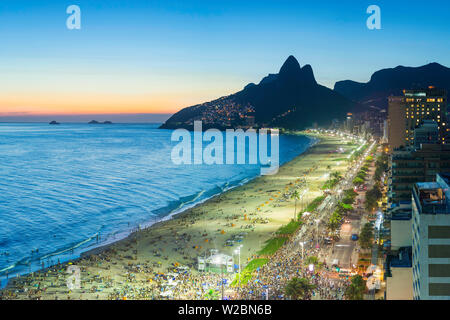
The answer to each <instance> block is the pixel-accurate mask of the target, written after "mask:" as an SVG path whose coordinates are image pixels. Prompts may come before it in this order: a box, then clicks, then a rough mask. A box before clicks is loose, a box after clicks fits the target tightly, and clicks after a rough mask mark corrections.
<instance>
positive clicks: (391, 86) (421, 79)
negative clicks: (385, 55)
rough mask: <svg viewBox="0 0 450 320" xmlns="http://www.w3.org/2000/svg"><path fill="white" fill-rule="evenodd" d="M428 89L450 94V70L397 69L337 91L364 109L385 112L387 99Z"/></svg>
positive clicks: (340, 84)
mask: <svg viewBox="0 0 450 320" xmlns="http://www.w3.org/2000/svg"><path fill="white" fill-rule="evenodd" d="M429 86H435V87H437V88H443V89H447V90H448V91H450V69H449V68H447V67H445V66H442V65H440V64H438V63H430V64H427V65H425V66H421V67H417V68H413V67H403V66H398V67H396V68H393V69H383V70H380V71H377V72H375V73H374V74H373V75H372V77H371V79H370V81H369V82H367V83H360V82H355V81H350V80H346V81H340V82H336V84H335V86H334V90H335V91H337V92H339V93H340V94H342V95H343V96H344V97H346V98H348V99H350V100H352V101H355V102H358V103H361V104H362V105H363V106H365V107H376V108H380V109H386V108H387V105H388V99H387V98H388V97H389V96H391V95H395V96H399V95H402V91H403V90H404V89H423V88H428V87H429Z"/></svg>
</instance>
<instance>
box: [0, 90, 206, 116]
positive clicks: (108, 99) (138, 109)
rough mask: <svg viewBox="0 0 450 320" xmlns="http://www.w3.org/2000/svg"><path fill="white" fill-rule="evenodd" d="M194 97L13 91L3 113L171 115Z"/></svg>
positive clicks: (0, 104) (3, 100) (2, 102)
mask: <svg viewBox="0 0 450 320" xmlns="http://www.w3.org/2000/svg"><path fill="white" fill-rule="evenodd" d="M197 99H198V98H195V97H188V98H187V99H186V98H185V97H177V96H175V95H172V96H162V95H161V96H155V95H121V94H79V95H78V94H39V93H38V94H32V95H23V94H20V95H19V94H13V95H11V94H10V95H8V96H0V115H3V116H5V115H49V114H59V115H80V114H134V113H153V114H170V113H175V112H177V111H179V110H181V109H182V108H184V107H187V106H190V105H194V104H196V103H197V102H198V100H197Z"/></svg>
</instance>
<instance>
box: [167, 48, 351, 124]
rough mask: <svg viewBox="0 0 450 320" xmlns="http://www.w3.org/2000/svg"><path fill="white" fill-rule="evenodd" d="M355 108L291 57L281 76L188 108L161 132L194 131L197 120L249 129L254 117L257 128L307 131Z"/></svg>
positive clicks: (309, 69) (175, 115) (310, 70)
mask: <svg viewBox="0 0 450 320" xmlns="http://www.w3.org/2000/svg"><path fill="white" fill-rule="evenodd" d="M355 108H357V104H355V103H353V102H351V101H350V100H348V99H347V98H345V97H343V96H342V95H341V94H339V93H337V92H335V91H333V90H331V89H329V88H326V87H324V86H321V85H319V84H318V83H317V82H316V79H315V77H314V72H313V69H312V67H311V66H310V65H305V66H303V67H301V66H300V63H299V62H298V61H297V59H296V58H295V57H294V56H289V57H288V59H287V60H286V61H285V62H284V64H283V65H282V67H281V68H280V71H279V73H277V74H269V75H268V76H267V77H265V78H263V79H262V80H261V81H260V82H259V84H254V83H250V84H248V85H247V86H245V88H244V89H243V90H242V91H239V92H237V93H235V94H232V95H230V96H226V97H222V98H219V99H217V100H214V101H210V102H206V103H203V104H199V105H195V106H192V107H188V108H184V109H182V110H181V111H179V112H177V113H176V114H174V115H173V116H172V117H171V118H170V119H168V120H167V121H166V123H164V124H163V125H162V126H161V128H167V129H173V128H180V127H181V128H189V129H190V128H191V127H192V125H193V121H194V120H202V121H203V123H204V126H205V125H206V127H215V128H229V127H236V126H241V125H245V124H246V121H247V119H249V118H253V117H254V119H255V124H256V125H257V126H270V127H280V128H286V129H303V128H305V127H308V126H311V125H312V124H313V123H317V124H318V125H326V124H329V123H331V120H332V119H334V118H342V117H344V116H345V114H346V113H347V112H349V111H354V110H355Z"/></svg>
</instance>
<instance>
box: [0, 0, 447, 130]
mask: <svg viewBox="0 0 450 320" xmlns="http://www.w3.org/2000/svg"><path fill="white" fill-rule="evenodd" d="M70 5H78V6H79V7H80V9H81V29H80V30H69V29H68V28H67V27H66V20H67V18H68V17H69V14H67V13H66V8H67V7H68V6H70ZM370 5H378V6H379V7H380V9H381V30H369V29H368V28H367V26H366V20H367V18H368V17H369V16H370V14H368V13H367V12H366V10H367V8H368V7H369V6H370ZM449 13H450V2H449V1H447V0H441V1H437V0H428V1H414V0H410V1H403V0H398V1H393V0H388V1H375V0H372V1H364V0H354V1H350V0H341V1H335V0H322V1H319V0H317V1H303V0H295V1H288V0H276V1H275V0H274V1H265V0H259V1H253V0H250V1H242V0H241V1H236V0H226V1H216V0H209V1H198V0H196V1H192V0H181V1H179V0H165V1H151V0H150V1H149V0H147V1H140V0H135V1H133V0H128V1H125V0H121V1H119V0H107V1H106V0H105V1H99V0H78V1H75V0H67V1H66V0H54V1H51V0H40V1H36V0H29V1H25V0H1V1H0V121H2V120H5V119H6V120H7V119H14V121H16V120H17V119H19V120H20V119H24V120H27V119H28V120H30V119H40V120H42V119H49V117H53V116H54V115H59V116H64V117H65V118H64V119H68V118H70V119H81V118H77V117H78V115H81V114H83V115H85V114H88V115H99V114H107V115H111V114H116V115H117V114H119V115H120V114H126V115H127V121H133V120H136V121H139V120H142V119H143V117H142V115H143V114H157V117H158V121H160V120H161V119H164V118H166V117H168V115H169V114H171V113H174V112H176V111H178V110H180V109H182V108H184V107H187V106H190V105H194V104H197V103H201V102H205V101H209V100H212V99H215V98H218V97H221V96H225V95H228V94H231V93H234V92H237V91H239V90H241V89H242V88H243V87H244V86H245V85H246V84H248V83H250V82H255V83H257V82H259V81H260V80H261V79H262V78H263V77H264V76H266V75H267V74H269V73H276V72H278V71H279V69H280V67H281V65H282V64H283V62H284V61H285V60H286V58H287V57H288V56H289V55H294V56H295V57H296V58H297V59H298V61H299V62H300V64H301V65H302V66H303V65H305V64H310V65H312V68H313V70H314V73H315V76H316V79H317V81H318V82H319V83H320V84H322V85H325V86H328V87H330V88H333V86H334V83H335V82H336V81H340V80H346V79H350V80H354V81H360V82H367V81H369V79H370V76H371V75H372V74H373V72H375V71H377V70H379V69H383V68H392V67H396V66H397V65H404V66H420V65H424V64H427V63H430V62H439V63H441V64H443V65H446V66H450V55H449V54H448V53H449V52H450V40H449V39H450V22H449V19H448V17H449ZM133 114H137V115H136V116H135V117H134V118H133V116H132V115H133ZM46 117H47V118H46ZM116 118H117V117H116ZM150 118H151V117H146V118H145V119H146V120H145V121H148V119H150ZM83 119H84V118H83ZM155 119H156V118H155ZM105 120H106V119H105Z"/></svg>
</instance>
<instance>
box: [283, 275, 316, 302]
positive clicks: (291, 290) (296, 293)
mask: <svg viewBox="0 0 450 320" xmlns="http://www.w3.org/2000/svg"><path fill="white" fill-rule="evenodd" d="M314 288H315V286H314V285H312V284H310V283H309V281H308V279H305V278H292V279H291V280H290V281H289V282H288V283H287V284H286V287H285V288H284V290H285V293H286V295H287V296H288V297H290V298H291V299H293V300H300V299H307V298H309V297H310V296H311V291H312V290H313V289H314Z"/></svg>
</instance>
